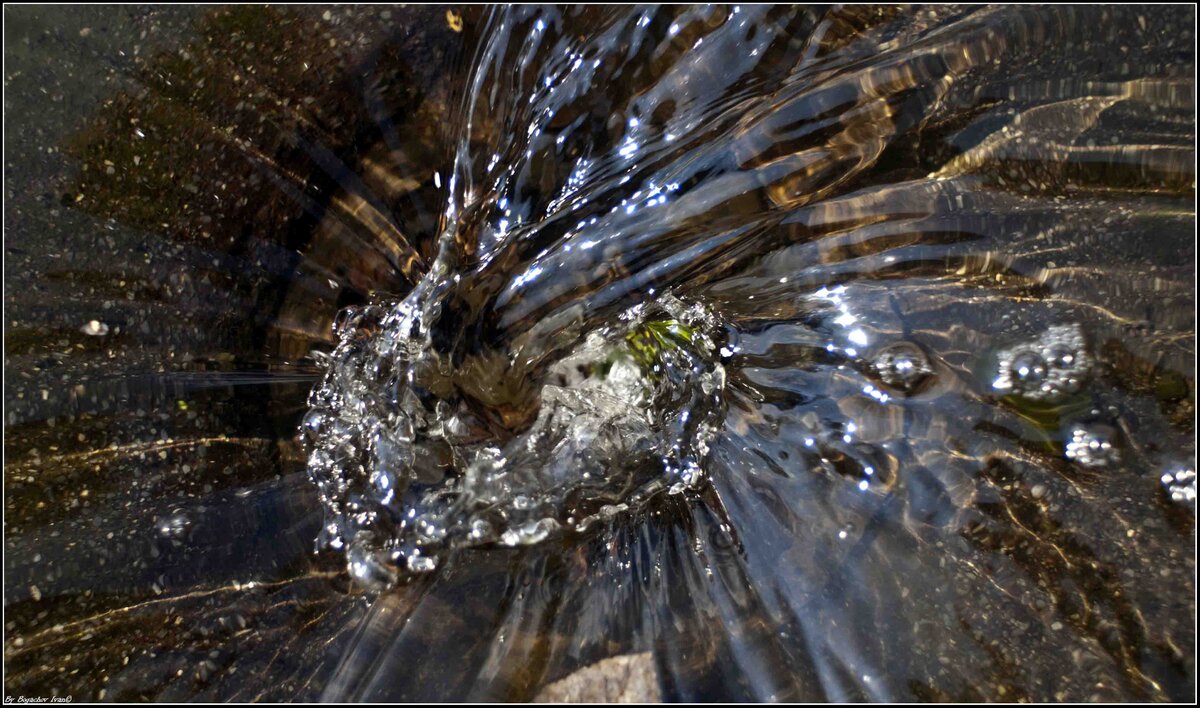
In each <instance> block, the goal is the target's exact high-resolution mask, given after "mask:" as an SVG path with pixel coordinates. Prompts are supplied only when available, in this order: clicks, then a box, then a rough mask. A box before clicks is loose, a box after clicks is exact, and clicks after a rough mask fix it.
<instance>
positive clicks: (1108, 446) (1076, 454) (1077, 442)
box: [1065, 423, 1120, 467]
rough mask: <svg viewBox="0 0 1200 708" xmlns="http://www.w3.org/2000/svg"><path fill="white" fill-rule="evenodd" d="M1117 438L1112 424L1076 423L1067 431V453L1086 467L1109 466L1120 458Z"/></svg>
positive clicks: (1069, 458)
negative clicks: (1116, 442)
mask: <svg viewBox="0 0 1200 708" xmlns="http://www.w3.org/2000/svg"><path fill="white" fill-rule="evenodd" d="M1115 439H1116V431H1115V430H1114V429H1113V428H1112V427H1110V426H1107V425H1101V424H1094V423H1093V424H1084V423H1075V424H1073V425H1071V426H1070V428H1069V430H1068V432H1067V436H1066V446H1065V454H1066V456H1067V459H1068V460H1072V461H1074V462H1077V463H1079V464H1081V465H1083V466H1084V467H1107V466H1109V465H1111V464H1115V463H1117V462H1118V461H1119V460H1120V453H1119V452H1118V451H1117V447H1116V444H1115Z"/></svg>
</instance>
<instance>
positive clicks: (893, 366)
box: [872, 342, 933, 393]
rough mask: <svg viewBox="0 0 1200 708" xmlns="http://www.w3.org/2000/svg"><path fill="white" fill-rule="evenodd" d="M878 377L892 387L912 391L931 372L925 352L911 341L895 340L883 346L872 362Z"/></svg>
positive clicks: (931, 368) (907, 391)
mask: <svg viewBox="0 0 1200 708" xmlns="http://www.w3.org/2000/svg"><path fill="white" fill-rule="evenodd" d="M872 365H873V367H874V369H875V371H876V372H877V373H878V374H879V378H880V380H881V381H883V382H884V383H885V384H887V385H888V386H891V387H892V388H894V389H897V390H900V391H904V392H906V393H912V392H914V391H916V390H917V389H918V388H919V387H920V386H921V384H923V383H925V381H926V379H928V378H929V377H930V376H931V375H932V374H933V367H932V366H930V364H929V358H928V357H927V356H925V352H924V351H922V350H921V348H920V347H918V346H917V345H916V344H913V343H912V342H897V343H895V344H892V345H889V346H888V347H886V348H884V349H883V350H882V351H880V352H879V354H878V355H877V356H876V357H875V361H874V362H873V364H872Z"/></svg>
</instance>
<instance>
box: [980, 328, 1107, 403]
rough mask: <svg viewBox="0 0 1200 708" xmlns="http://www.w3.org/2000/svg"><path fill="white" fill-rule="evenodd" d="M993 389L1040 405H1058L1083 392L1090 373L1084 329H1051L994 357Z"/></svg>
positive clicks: (1089, 356) (1090, 365)
mask: <svg viewBox="0 0 1200 708" xmlns="http://www.w3.org/2000/svg"><path fill="white" fill-rule="evenodd" d="M997 362H998V371H997V373H996V378H995V379H994V380H993V382H992V387H993V388H994V389H995V390H996V391H997V392H999V393H1001V394H1005V395H1009V394H1014V395H1017V396H1020V397H1022V398H1025V399H1028V400H1031V401H1037V402H1039V403H1058V402H1060V401H1062V400H1063V399H1065V398H1066V397H1067V396H1070V395H1072V394H1074V393H1078V392H1079V391H1080V390H1081V389H1082V388H1083V384H1084V382H1085V381H1086V380H1087V377H1088V375H1089V374H1090V373H1091V369H1092V365H1093V361H1092V357H1091V355H1090V354H1089V353H1088V350H1087V346H1086V342H1085V340H1084V336H1083V329H1082V328H1081V327H1080V326H1079V325H1078V324H1070V325H1058V326H1054V327H1050V328H1049V329H1047V330H1046V331H1045V332H1043V333H1042V334H1041V335H1040V336H1039V337H1037V338H1036V339H1033V340H1031V341H1027V342H1022V343H1018V344H1016V345H1014V346H1012V347H1010V348H1008V349H1005V350H1002V351H1001V352H999V354H998V355H997Z"/></svg>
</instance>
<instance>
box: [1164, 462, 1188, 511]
mask: <svg viewBox="0 0 1200 708" xmlns="http://www.w3.org/2000/svg"><path fill="white" fill-rule="evenodd" d="M1160 481H1161V482H1162V484H1163V487H1164V488H1165V489H1166V492H1167V495H1168V496H1170V497H1171V501H1173V502H1175V503H1177V504H1188V505H1191V506H1192V507H1193V508H1195V505H1196V466H1195V465H1179V466H1177V467H1176V468H1175V469H1172V470H1168V471H1167V472H1164V473H1163V475H1162V477H1161V478H1160Z"/></svg>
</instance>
